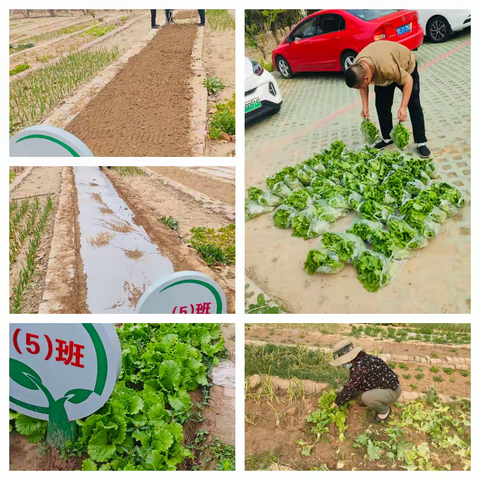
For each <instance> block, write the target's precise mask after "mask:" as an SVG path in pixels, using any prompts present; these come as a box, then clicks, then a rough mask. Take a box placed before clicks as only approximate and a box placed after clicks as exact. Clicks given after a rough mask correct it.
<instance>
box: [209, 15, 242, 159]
mask: <svg viewBox="0 0 480 480" xmlns="http://www.w3.org/2000/svg"><path fill="white" fill-rule="evenodd" d="M229 13H230V15H231V16H232V17H233V18H235V11H234V10H229ZM203 63H204V67H205V71H206V73H207V75H208V76H209V77H218V78H220V80H222V81H223V83H225V84H226V87H225V89H224V90H223V91H221V92H220V93H219V94H218V95H209V96H208V107H209V110H210V109H212V108H213V106H214V105H215V103H218V102H223V101H225V100H227V99H230V98H231V97H232V95H233V94H234V93H235V30H233V29H232V30H224V31H215V30H212V28H211V27H210V25H209V23H208V21H207V24H206V26H205V38H204V46H203ZM205 156H207V157H214V156H216V157H220V156H235V144H234V143H232V142H225V141H218V140H212V139H207V144H206V152H205Z"/></svg>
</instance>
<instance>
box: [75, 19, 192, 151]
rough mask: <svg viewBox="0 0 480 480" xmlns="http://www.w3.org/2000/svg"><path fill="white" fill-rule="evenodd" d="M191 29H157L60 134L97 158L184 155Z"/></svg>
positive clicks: (188, 149)
mask: <svg viewBox="0 0 480 480" xmlns="http://www.w3.org/2000/svg"><path fill="white" fill-rule="evenodd" d="M196 32H197V27H196V26H195V25H187V24H184V25H175V24H173V25H168V26H166V27H162V28H161V30H160V31H159V34H157V35H156V36H155V37H154V38H153V40H152V41H151V42H150V43H149V44H148V45H147V46H146V47H145V48H144V49H143V50H142V51H141V52H140V53H139V54H138V55H136V56H134V57H132V58H131V59H130V60H129V61H128V63H127V64H126V65H125V67H124V68H123V69H122V70H121V71H120V73H119V74H118V75H116V76H115V78H114V79H113V80H112V81H111V82H110V83H109V84H108V85H107V86H106V87H105V88H104V89H103V90H102V91H101V92H100V93H99V94H98V95H97V96H96V97H95V98H94V99H93V100H92V101H91V102H90V103H89V104H88V105H87V107H86V108H85V109H83V110H82V111H81V112H80V113H79V114H78V115H77V116H76V117H75V119H74V120H73V121H72V122H70V123H69V124H68V125H67V127H66V130H68V131H69V132H71V133H72V134H74V135H76V136H77V137H78V138H80V139H81V140H82V141H83V142H84V143H85V144H86V145H87V146H88V147H89V148H90V150H92V152H93V154H94V155H95V156H97V157H101V156H106V157H109V156H114V157H116V156H127V157H130V156H136V157H138V156H152V157H153V156H190V155H191V145H190V143H191V142H190V140H189V132H190V112H191V89H190V84H189V82H190V78H191V76H192V72H191V67H190V62H191V53H192V46H193V42H194V39H195V36H196Z"/></svg>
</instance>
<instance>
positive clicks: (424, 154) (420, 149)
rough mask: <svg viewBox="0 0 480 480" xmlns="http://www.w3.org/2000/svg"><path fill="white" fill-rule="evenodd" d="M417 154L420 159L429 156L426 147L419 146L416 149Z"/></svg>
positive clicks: (428, 150)
mask: <svg viewBox="0 0 480 480" xmlns="http://www.w3.org/2000/svg"><path fill="white" fill-rule="evenodd" d="M417 150H418V153H419V154H420V156H421V157H422V158H428V157H429V156H430V154H431V152H430V149H429V148H428V147H427V146H426V145H421V146H420V147H417Z"/></svg>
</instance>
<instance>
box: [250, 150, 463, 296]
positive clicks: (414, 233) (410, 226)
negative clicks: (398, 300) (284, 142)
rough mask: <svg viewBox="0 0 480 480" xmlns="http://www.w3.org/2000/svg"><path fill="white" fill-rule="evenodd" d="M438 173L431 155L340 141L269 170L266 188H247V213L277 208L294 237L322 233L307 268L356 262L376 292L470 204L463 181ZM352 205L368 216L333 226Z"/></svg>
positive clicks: (277, 220)
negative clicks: (442, 178) (339, 228)
mask: <svg viewBox="0 0 480 480" xmlns="http://www.w3.org/2000/svg"><path fill="white" fill-rule="evenodd" d="M436 176H437V173H436V171H435V166H434V164H433V161H431V160H430V159H427V160H425V159H418V158H408V157H405V156H403V155H402V154H401V153H400V152H396V153H392V152H391V151H380V152H379V151H378V150H377V149H374V148H371V147H369V146H364V147H362V148H359V149H357V150H356V151H349V150H348V149H347V148H346V147H345V144H344V143H343V142H341V141H335V142H333V143H332V144H331V145H330V148H329V149H325V150H324V151H323V152H322V153H321V154H314V156H313V157H312V158H310V159H308V160H306V161H305V162H302V163H299V164H297V165H295V166H294V167H286V168H284V169H283V170H281V171H280V172H278V173H276V174H275V175H272V176H270V177H268V178H267V179H266V186H267V188H266V189H265V190H261V189H259V188H256V187H250V188H248V193H247V196H248V198H247V199H246V205H245V208H246V219H247V220H250V219H252V218H255V217H257V216H259V215H261V214H264V213H267V212H272V211H273V223H274V225H275V226H276V227H278V228H281V229H287V228H291V229H292V236H294V237H301V238H304V239H305V240H308V239H311V238H315V237H318V236H320V235H322V248H321V249H320V250H311V251H310V252H309V253H308V256H307V259H306V261H305V265H304V269H305V270H306V271H307V273H309V274H313V273H314V272H319V273H337V272H339V271H341V270H342V269H343V268H344V266H345V263H352V264H354V265H355V268H356V270H357V273H358V278H359V281H360V282H361V283H362V284H363V286H364V287H365V288H366V289H367V290H368V291H371V292H375V291H377V290H378V289H379V288H380V287H382V286H384V285H387V284H388V283H389V282H390V281H391V280H392V279H393V278H394V277H395V275H396V274H397V273H398V272H399V270H400V268H401V267H402V265H403V263H404V260H406V259H408V258H411V257H412V256H413V255H414V254H415V251H416V250H418V249H420V248H423V247H425V246H427V245H428V239H431V238H433V237H435V236H437V235H438V234H439V232H440V226H441V224H442V223H443V222H445V220H446V218H447V217H448V216H452V215H453V214H455V212H456V211H457V208H458V207H461V206H463V205H464V203H465V200H464V199H463V198H462V195H461V193H460V191H459V190H458V189H457V188H456V187H454V186H453V185H450V184H448V183H445V182H432V179H433V178H435V177H436ZM349 211H357V212H358V213H359V214H360V217H361V219H360V220H358V221H356V222H354V224H353V225H352V226H351V227H350V228H348V229H347V230H346V231H345V232H343V233H330V232H327V230H328V229H329V228H330V226H331V225H332V224H333V223H334V222H335V221H336V220H338V219H339V218H342V217H345V216H346V215H347V214H348V212H349ZM367 244H370V246H371V248H368V246H367Z"/></svg>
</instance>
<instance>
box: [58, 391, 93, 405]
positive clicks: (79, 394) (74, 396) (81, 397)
mask: <svg viewBox="0 0 480 480" xmlns="http://www.w3.org/2000/svg"><path fill="white" fill-rule="evenodd" d="M92 393H93V391H92V390H84V389H82V388H75V389H73V390H69V391H68V392H67V393H66V394H65V395H64V397H70V398H67V401H69V402H70V403H75V404H78V403H83V402H84V401H85V400H87V399H88V397H89V396H90V395H91V394H92Z"/></svg>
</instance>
